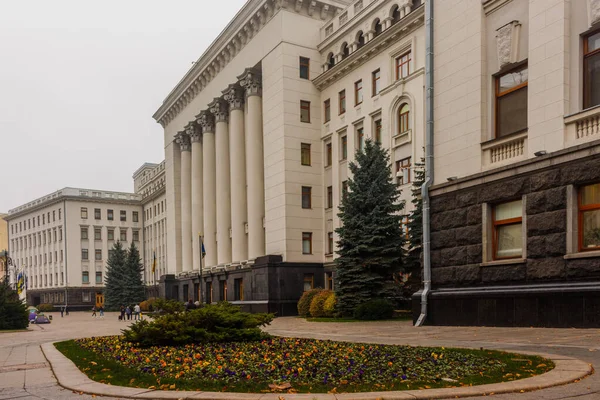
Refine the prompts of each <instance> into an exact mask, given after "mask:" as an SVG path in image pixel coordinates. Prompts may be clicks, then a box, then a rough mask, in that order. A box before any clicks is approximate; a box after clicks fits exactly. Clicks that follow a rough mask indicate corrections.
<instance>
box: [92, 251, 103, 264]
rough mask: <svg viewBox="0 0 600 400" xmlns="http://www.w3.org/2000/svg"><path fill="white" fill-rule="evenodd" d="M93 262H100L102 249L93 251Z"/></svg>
mask: <svg viewBox="0 0 600 400" xmlns="http://www.w3.org/2000/svg"><path fill="white" fill-rule="evenodd" d="M94 260H95V261H102V249H94Z"/></svg>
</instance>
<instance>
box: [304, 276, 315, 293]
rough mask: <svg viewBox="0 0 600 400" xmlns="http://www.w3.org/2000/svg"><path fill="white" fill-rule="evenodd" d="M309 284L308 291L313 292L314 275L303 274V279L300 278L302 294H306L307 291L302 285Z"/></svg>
mask: <svg viewBox="0 0 600 400" xmlns="http://www.w3.org/2000/svg"><path fill="white" fill-rule="evenodd" d="M307 282H310V289H309V290H313V289H314V288H315V274H304V277H303V278H302V291H303V292H307V291H308V290H306V289H305V287H304V284H305V283H307Z"/></svg>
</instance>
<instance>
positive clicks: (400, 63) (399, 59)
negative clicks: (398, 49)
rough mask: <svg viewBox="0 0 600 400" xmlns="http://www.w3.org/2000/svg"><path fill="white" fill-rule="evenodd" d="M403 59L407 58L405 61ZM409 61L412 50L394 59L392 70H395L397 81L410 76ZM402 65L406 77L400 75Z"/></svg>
mask: <svg viewBox="0 0 600 400" xmlns="http://www.w3.org/2000/svg"><path fill="white" fill-rule="evenodd" d="M404 57H407V59H406V60H405V61H403V60H402V59H403V58H404ZM411 61H412V49H411V50H408V51H406V52H404V53H402V54H400V55H399V56H398V57H396V59H395V61H394V69H395V73H396V80H397V81H398V80H400V79H403V78H406V77H407V76H410V63H411ZM404 65H406V75H404V74H402V67H403V66H404Z"/></svg>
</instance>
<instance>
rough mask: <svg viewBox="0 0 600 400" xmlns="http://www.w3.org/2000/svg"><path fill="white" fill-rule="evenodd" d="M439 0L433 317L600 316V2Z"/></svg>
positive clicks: (523, 320) (590, 321)
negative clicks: (599, 123)
mask: <svg viewBox="0 0 600 400" xmlns="http://www.w3.org/2000/svg"><path fill="white" fill-rule="evenodd" d="M433 4H434V15H435V17H434V20H433V21H434V22H433V24H434V44H435V58H434V71H433V73H434V93H435V96H434V113H435V121H434V122H435V131H434V157H435V167H434V177H435V178H434V179H435V180H434V186H433V187H432V190H431V195H432V197H431V230H432V233H431V246H432V252H431V265H432V285H433V291H432V292H431V294H430V298H429V312H428V321H429V322H431V323H434V324H449V325H503V326H554V327H571V326H573V327H583V326H585V327H588V326H596V327H597V326H600V314H599V313H598V310H599V309H600V262H599V261H600V258H598V257H600V236H598V232H599V228H600V161H599V158H598V153H599V152H600V130H599V125H598V121H599V120H600V107H599V106H600V85H599V82H600V13H599V12H598V10H599V9H600V2H599V1H597V0H574V1H568V0H556V1H546V0H529V1H520V0H519V1H517V0H513V1H506V0H485V1H482V2H477V1H471V0H444V1H436V2H433ZM415 299H416V298H415ZM414 303H417V304H418V301H417V302H414ZM415 312H416V313H417V314H418V311H417V310H415Z"/></svg>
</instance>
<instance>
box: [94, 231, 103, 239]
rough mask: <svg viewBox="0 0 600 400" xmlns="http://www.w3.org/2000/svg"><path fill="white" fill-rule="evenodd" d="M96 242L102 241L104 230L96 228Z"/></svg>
mask: <svg viewBox="0 0 600 400" xmlns="http://www.w3.org/2000/svg"><path fill="white" fill-rule="evenodd" d="M94 240H102V228H94Z"/></svg>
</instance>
